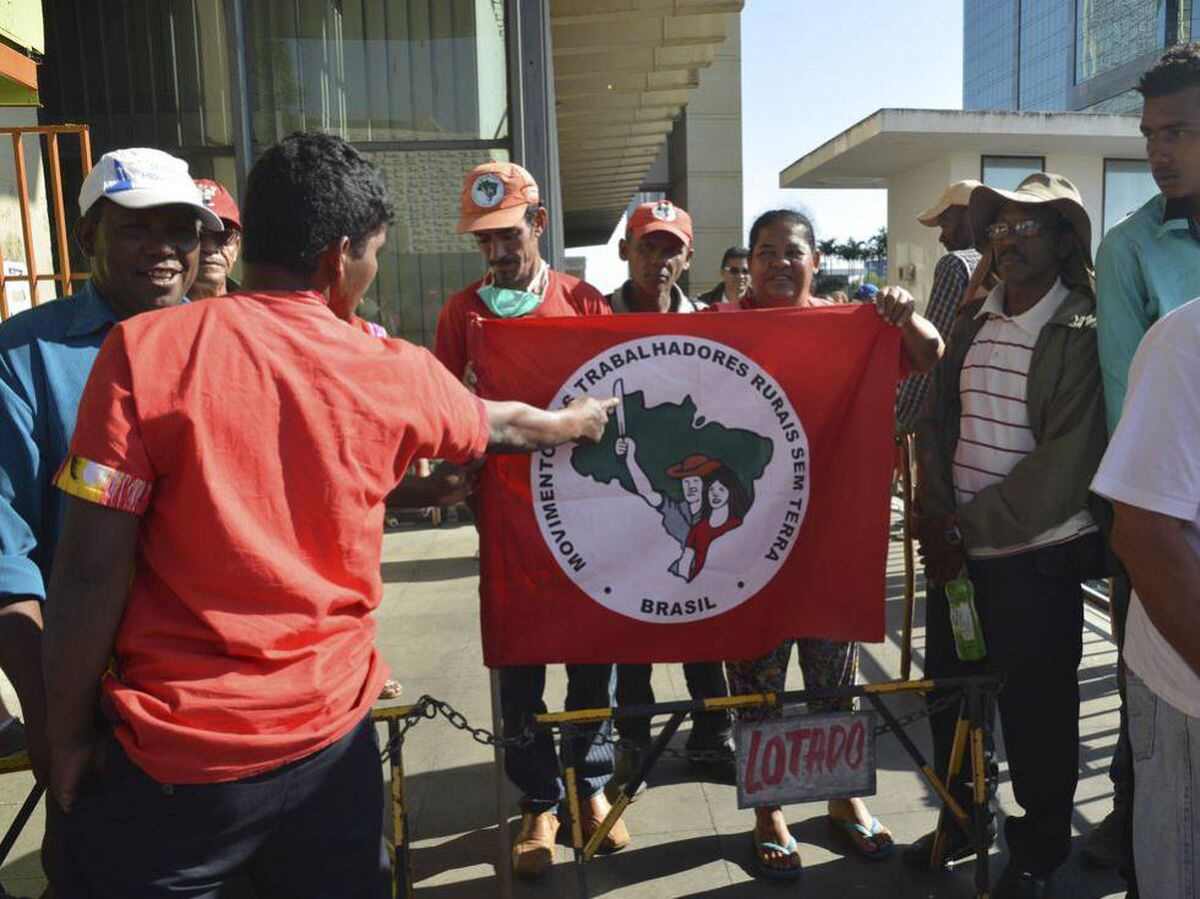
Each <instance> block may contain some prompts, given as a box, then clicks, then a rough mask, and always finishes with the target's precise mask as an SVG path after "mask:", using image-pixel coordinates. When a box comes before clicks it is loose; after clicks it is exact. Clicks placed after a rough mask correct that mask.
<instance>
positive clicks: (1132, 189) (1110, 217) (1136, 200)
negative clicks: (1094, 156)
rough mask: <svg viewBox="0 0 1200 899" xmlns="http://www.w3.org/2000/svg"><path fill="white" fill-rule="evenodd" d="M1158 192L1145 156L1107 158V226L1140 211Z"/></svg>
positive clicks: (1106, 229) (1105, 185)
mask: <svg viewBox="0 0 1200 899" xmlns="http://www.w3.org/2000/svg"><path fill="white" fill-rule="evenodd" d="M1156 193H1158V185H1156V184H1155V183H1154V178H1153V177H1152V176H1151V175H1150V164H1149V163H1148V162H1146V160H1144V159H1106V160H1104V230H1105V232H1107V231H1108V229H1109V228H1111V227H1112V226H1113V225H1115V224H1116V223H1117V222H1119V221H1121V219H1123V218H1125V216H1127V215H1129V214H1130V213H1131V212H1136V211H1137V210H1138V209H1139V208H1140V207H1141V206H1142V204H1143V203H1145V202H1146V201H1147V200H1149V199H1150V198H1151V197H1152V196H1154V195H1155V194H1156Z"/></svg>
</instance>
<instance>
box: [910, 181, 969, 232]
mask: <svg viewBox="0 0 1200 899" xmlns="http://www.w3.org/2000/svg"><path fill="white" fill-rule="evenodd" d="M977 187H983V185H982V184H981V183H980V182H978V181H972V180H970V179H968V180H966V181H955V182H954V183H953V184H951V185H950V186H949V187H947V188H946V189H945V190H944V191H943V192H942V195H941V197H940V198H939V199H938V201H937V203H936V204H934V207H933V208H932V209H929V210H926V211H925V212H922V213H921V214H920V215H918V216H917V221H918V222H920V223H921V224H922V225H925V226H926V227H928V228H936V227H937V226H938V219H939V218H940V217H941V215H942V213H943V212H945V211H946V210H947V209H949V208H950V207H951V206H966V205H967V203H969V202H970V200H971V191H973V190H975V188H977Z"/></svg>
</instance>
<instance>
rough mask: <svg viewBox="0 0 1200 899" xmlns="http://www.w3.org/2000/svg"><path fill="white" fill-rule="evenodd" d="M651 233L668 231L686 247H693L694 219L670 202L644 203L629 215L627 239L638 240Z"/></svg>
mask: <svg viewBox="0 0 1200 899" xmlns="http://www.w3.org/2000/svg"><path fill="white" fill-rule="evenodd" d="M651 231H666V232H667V233H668V234H674V235H675V236H676V237H678V238H679V239H680V240H682V241H683V245H684V246H685V247H690V246H691V245H692V217H691V216H690V215H688V214H687V211H686V210H684V209H681V208H680V207H678V206H676V205H675V204H674V203H672V202H671V201H670V200H654V201H653V202H651V203H643V204H642V205H641V206H639V207H638V208H637V209H635V210H633V212H631V213H630V214H629V221H628V222H627V223H626V225H625V237H626V239H629V238H634V239H637V238H639V237H641V236H642V235H643V234H649V233H650V232H651Z"/></svg>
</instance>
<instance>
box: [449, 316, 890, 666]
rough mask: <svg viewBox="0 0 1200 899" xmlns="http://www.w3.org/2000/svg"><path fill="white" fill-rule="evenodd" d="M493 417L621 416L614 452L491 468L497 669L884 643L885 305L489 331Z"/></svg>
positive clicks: (484, 343)
mask: <svg viewBox="0 0 1200 899" xmlns="http://www.w3.org/2000/svg"><path fill="white" fill-rule="evenodd" d="M471 344H472V353H471V354H472V358H473V359H474V362H475V370H476V372H477V374H478V377H479V393H480V395H481V396H483V397H485V398H495V399H517V400H522V401H524V402H527V403H530V404H532V405H536V406H541V407H546V408H555V407H561V406H563V405H565V404H567V403H569V402H570V401H571V399H573V398H575V397H579V396H582V395H585V394H589V395H592V396H598V397H609V396H617V397H618V398H619V399H620V400H621V402H620V404H619V405H618V407H617V409H616V411H615V412H614V414H613V416H612V419H611V420H610V422H609V427H608V429H607V430H606V432H605V434H604V436H603V437H602V439H601V440H600V441H599V442H597V443H595V444H592V445H587V446H585V445H569V446H562V447H558V448H556V449H552V450H544V451H542V452H540V453H537V454H534V455H532V456H497V457H492V458H490V459H489V460H488V463H487V465H486V467H485V470H484V475H483V478H482V486H481V497H480V500H481V501H480V518H479V528H480V536H481V548H480V565H481V568H480V593H481V617H482V623H483V638H484V658H485V661H486V662H487V664H488V665H489V666H492V667H496V666H501V665H522V664H541V663H551V662H580V663H583V662H593V663H603V662H613V661H617V662H652V661H663V662H667V661H710V660H714V659H738V658H750V657H753V656H756V655H761V654H762V653H764V652H766V651H767V650H769V649H771V648H773V647H774V646H776V645H778V643H779V642H780V641H782V640H783V639H785V638H788V637H802V636H811V637H827V638H831V639H838V640H865V641H873V640H880V639H882V637H883V624H884V620H883V619H884V616H883V611H884V589H885V565H886V556H887V541H888V516H889V496H890V485H891V473H892V468H893V464H894V456H895V447H894V443H893V440H892V432H893V425H892V421H893V404H894V396H895V387H896V382H897V379H898V377H899V376H900V369H901V363H900V358H901V356H900V338H899V332H898V331H897V329H895V328H892V327H889V326H887V325H886V324H885V323H884V322H883V321H882V320H881V319H880V318H879V316H878V315H877V314H876V313H875V312H874V311H873V310H872V309H870V308H864V307H858V306H845V307H839V308H831V309H814V310H795V309H788V310H765V311H747V312H739V313H735V314H720V315H665V314H663V315H657V314H651V315H642V314H630V315H621V316H611V317H608V316H605V317H588V318H541V319H529V320H522V319H513V320H482V319H478V320H476V321H475V323H474V325H473V327H472V333H471Z"/></svg>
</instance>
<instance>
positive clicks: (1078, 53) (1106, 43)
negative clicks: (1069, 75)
mask: <svg viewBox="0 0 1200 899" xmlns="http://www.w3.org/2000/svg"><path fill="white" fill-rule="evenodd" d="M1076 3H1077V6H1076V16H1075V22H1076V25H1075V81H1076V83H1082V82H1084V81H1087V80H1089V79H1091V78H1095V77H1096V76H1097V75H1103V74H1104V73H1105V72H1109V71H1111V70H1113V69H1115V68H1117V67H1119V66H1121V65H1124V64H1125V63H1127V62H1130V61H1132V60H1134V59H1137V58H1138V57H1139V56H1142V55H1143V54H1146V53H1152V52H1154V51H1156V50H1159V49H1161V48H1162V47H1164V46H1166V45H1167V44H1173V43H1176V42H1180V41H1187V40H1188V39H1189V36H1190V34H1191V18H1192V10H1191V2H1190V0H1076ZM1168 24H1171V26H1172V31H1173V33H1172V34H1170V35H1168V34H1167V27H1168Z"/></svg>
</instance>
